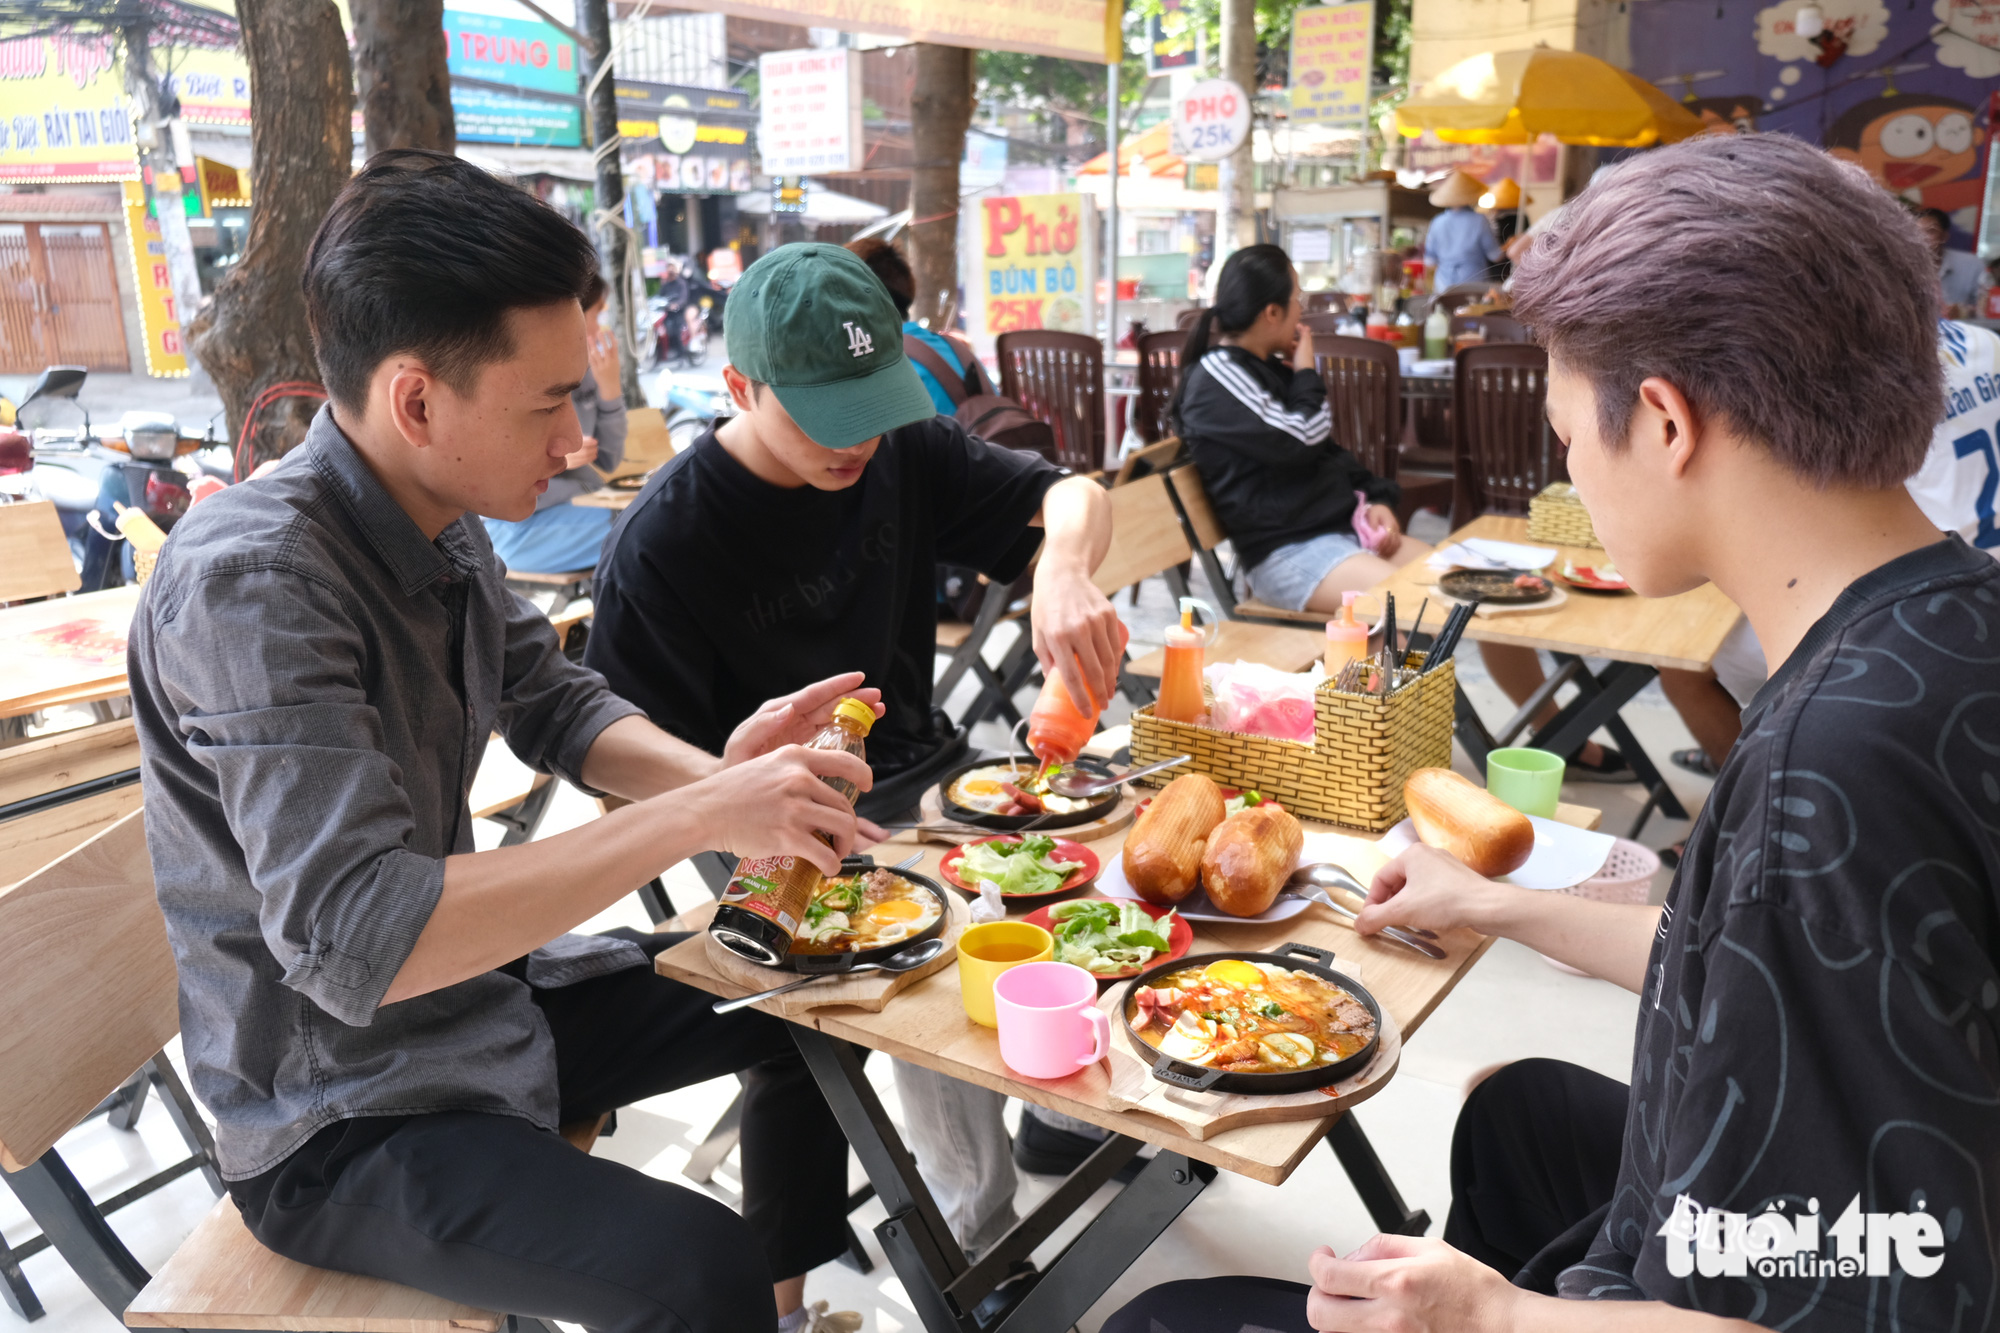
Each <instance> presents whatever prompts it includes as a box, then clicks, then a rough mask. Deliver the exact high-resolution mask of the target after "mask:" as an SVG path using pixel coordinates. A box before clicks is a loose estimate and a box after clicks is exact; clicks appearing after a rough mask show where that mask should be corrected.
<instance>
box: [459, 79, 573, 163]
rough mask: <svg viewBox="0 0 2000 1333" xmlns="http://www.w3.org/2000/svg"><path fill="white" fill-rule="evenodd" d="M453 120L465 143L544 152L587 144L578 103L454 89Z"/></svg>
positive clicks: (485, 89)
mask: <svg viewBox="0 0 2000 1333" xmlns="http://www.w3.org/2000/svg"><path fill="white" fill-rule="evenodd" d="M451 116H452V119H453V120H454V121H455V122H456V123H457V130H458V138H459V140H460V141H461V142H464V143H510V144H534V145H536V146H537V147H544V148H578V147H581V146H582V144H583V107H582V106H581V105H580V104H578V103H574V102H557V101H552V100H550V99H549V98H546V97H524V96H520V95H517V94H514V93H503V92H499V91H497V90H495V89H492V88H460V87H456V86H454V87H453V88H452V90H451Z"/></svg>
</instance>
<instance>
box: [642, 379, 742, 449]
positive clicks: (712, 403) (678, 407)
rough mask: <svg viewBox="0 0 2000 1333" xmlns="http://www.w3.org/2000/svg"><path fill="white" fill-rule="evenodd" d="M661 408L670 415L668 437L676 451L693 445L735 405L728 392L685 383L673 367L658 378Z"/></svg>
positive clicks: (730, 411) (729, 413)
mask: <svg viewBox="0 0 2000 1333" xmlns="http://www.w3.org/2000/svg"><path fill="white" fill-rule="evenodd" d="M658 389H659V397H660V403H661V411H663V412H665V413H666V417H667V438H668V439H670V440H672V441H673V445H674V452H675V453H680V452H681V451H682V450H684V449H686V448H687V447H688V446H689V445H691V444H693V443H694V442H695V440H696V438H697V437H698V436H700V434H701V433H702V432H703V431H705V430H707V429H708V427H709V425H710V423H712V422H714V421H715V420H716V419H717V418H718V417H726V416H729V415H731V414H732V412H733V411H734V407H735V405H734V404H732V403H731V402H730V401H729V395H728V394H727V393H724V392H719V391H717V390H715V389H713V388H708V387H705V386H703V385H699V384H691V383H685V382H683V381H681V380H678V379H676V378H675V377H674V372H673V371H672V370H662V371H661V372H660V378H659V381H658Z"/></svg>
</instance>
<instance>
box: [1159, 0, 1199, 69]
mask: <svg viewBox="0 0 2000 1333" xmlns="http://www.w3.org/2000/svg"><path fill="white" fill-rule="evenodd" d="M1200 34H1201V26H1200V24H1199V23H1198V22H1197V21H1196V18H1195V15H1194V12H1193V9H1192V7H1191V5H1190V4H1189V0H1160V12H1159V13H1157V14H1152V15H1149V16H1148V17H1147V19H1146V74H1147V76H1148V77H1149V78H1155V79H1157V78H1159V77H1161V76H1162V75H1166V74H1172V73H1174V72H1175V71H1177V70H1184V69H1198V68H1200V66H1201V38H1200Z"/></svg>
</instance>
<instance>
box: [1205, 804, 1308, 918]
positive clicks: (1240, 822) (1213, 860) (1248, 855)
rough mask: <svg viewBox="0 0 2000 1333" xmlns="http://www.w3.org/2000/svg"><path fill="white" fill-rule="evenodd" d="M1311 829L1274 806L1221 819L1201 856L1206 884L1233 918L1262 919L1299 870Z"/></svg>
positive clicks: (1214, 900) (1213, 899)
mask: <svg viewBox="0 0 2000 1333" xmlns="http://www.w3.org/2000/svg"><path fill="white" fill-rule="evenodd" d="M1305 845H1306V831H1305V830H1304V829H1302V828H1300V827H1299V821H1298V820H1296V819H1293V818H1292V817H1291V816H1290V815H1288V814H1286V813H1285V812H1284V811H1283V810H1282V809H1280V808H1279V807H1277V806H1275V805H1253V806H1251V807H1250V808H1249V809H1248V810H1239V811H1237V812H1236V813H1235V814H1233V815H1231V816H1230V817H1229V818H1227V819H1225V820H1223V821H1222V824H1221V826H1220V827H1218V828H1217V829H1216V830H1215V832H1213V833H1211V834H1209V835H1208V847H1207V848H1206V850H1204V851H1203V852H1202V854H1201V886H1202V887H1203V888H1204V889H1207V890H1208V900H1209V901H1210V902H1212V903H1214V904H1215V905H1216V906H1217V907H1219V908H1221V909H1222V910H1223V911H1225V912H1227V913H1229V915H1231V916H1257V915H1259V914H1261V913H1262V912H1264V911H1265V910H1267V909H1268V908H1269V907H1270V906H1271V904H1272V903H1274V902H1276V901H1277V900H1278V890H1279V889H1281V888H1283V887H1284V884H1285V880H1286V878H1287V877H1288V876H1290V875H1291V873H1292V871H1293V870H1294V869H1296V868H1297V867H1298V864H1299V853H1300V852H1301V851H1302V850H1304V848H1305Z"/></svg>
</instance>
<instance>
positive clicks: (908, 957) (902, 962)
mask: <svg viewBox="0 0 2000 1333" xmlns="http://www.w3.org/2000/svg"><path fill="white" fill-rule="evenodd" d="M943 952H944V939H943V937H942V936H938V937H934V938H932V939H928V940H925V941H924V942H923V943H922V944H912V945H911V946H910V947H909V948H907V949H899V950H898V951H896V952H895V953H892V954H890V955H889V956H888V957H887V958H884V959H883V960H882V961H881V962H879V963H856V964H855V965H854V966H853V967H850V968H848V969H847V970H846V971H845V972H813V973H810V974H808V975H806V976H803V977H800V978H799V979H798V980H797V981H788V982H786V983H785V984H784V985H782V986H776V987H773V988H772V989H770V990H766V991H758V992H757V993H756V994H755V995H739V996H737V997H736V998H735V999H733V1000H717V1001H716V1002H715V1004H714V1005H713V1006H712V1007H713V1008H714V1010H715V1012H716V1013H718V1014H733V1013H735V1012H736V1011H737V1010H738V1009H743V1008H747V1007H748V1006H750V1005H753V1004H755V1003H757V1001H759V1000H768V999H770V998H771V997H772V996H774V995H783V994H784V993H785V992H786V991H793V990H797V989H798V988H799V987H801V986H810V985H811V984H812V983H813V982H815V981H818V980H819V979H820V978H821V977H851V976H853V975H854V974H855V973H857V972H909V971H912V970H914V969H916V968H919V967H922V966H923V965H924V964H925V963H928V962H929V961H930V960H931V959H933V958H935V957H937V956H938V955H939V954H940V953H943Z"/></svg>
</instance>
